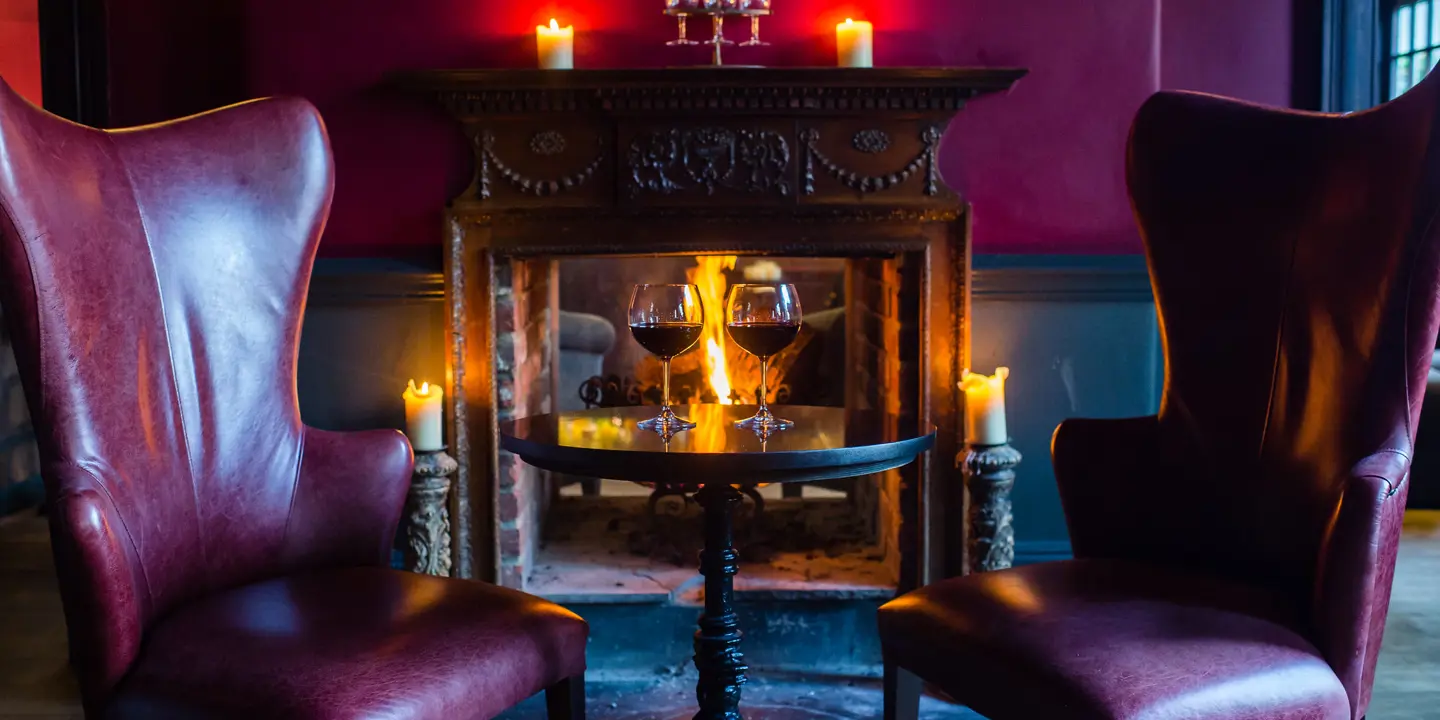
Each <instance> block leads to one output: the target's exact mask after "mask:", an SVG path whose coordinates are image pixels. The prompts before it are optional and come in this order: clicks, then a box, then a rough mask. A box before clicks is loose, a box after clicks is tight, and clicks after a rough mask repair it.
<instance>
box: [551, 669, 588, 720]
mask: <svg viewBox="0 0 1440 720" xmlns="http://www.w3.org/2000/svg"><path fill="white" fill-rule="evenodd" d="M545 716H546V717H547V718H549V720H585V675H584V674H583V673H582V674H580V675H576V676H575V677H569V678H565V679H564V680H561V681H560V682H558V683H555V684H554V685H551V686H550V687H548V688H545Z"/></svg>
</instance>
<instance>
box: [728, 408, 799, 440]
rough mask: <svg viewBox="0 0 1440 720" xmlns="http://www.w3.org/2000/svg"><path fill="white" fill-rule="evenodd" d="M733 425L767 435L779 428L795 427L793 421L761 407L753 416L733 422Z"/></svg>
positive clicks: (779, 429) (777, 430)
mask: <svg viewBox="0 0 1440 720" xmlns="http://www.w3.org/2000/svg"><path fill="white" fill-rule="evenodd" d="M735 427H737V428H741V429H744V430H754V431H755V434H756V435H764V436H767V437H768V436H769V435H770V434H771V433H776V432H779V431H781V430H789V429H790V428H792V427H795V423H794V422H793V421H790V420H786V419H784V418H778V417H775V416H774V415H771V414H770V410H769V408H765V409H763V410H762V411H761V412H758V413H756V414H755V415H754V416H753V417H748V418H745V419H744V420H740V421H738V422H736V423H735Z"/></svg>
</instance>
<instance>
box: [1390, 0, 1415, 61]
mask: <svg viewBox="0 0 1440 720" xmlns="http://www.w3.org/2000/svg"><path fill="white" fill-rule="evenodd" d="M1414 11H1415V8H1414V7H1412V6H1410V5H1406V6H1405V7H1402V8H1400V9H1398V10H1396V11H1395V46H1394V47H1393V48H1391V51H1392V52H1393V53H1394V54H1396V55H1409V54H1410V50H1411V47H1410V41H1411V40H1412V39H1414V37H1413V36H1414V31H1413V29H1412V26H1411V23H1410V20H1411V13H1413V12H1414Z"/></svg>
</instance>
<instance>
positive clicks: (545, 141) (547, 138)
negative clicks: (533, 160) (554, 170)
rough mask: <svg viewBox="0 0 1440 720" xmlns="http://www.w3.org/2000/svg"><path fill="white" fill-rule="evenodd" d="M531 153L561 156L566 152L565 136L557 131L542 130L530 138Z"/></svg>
mask: <svg viewBox="0 0 1440 720" xmlns="http://www.w3.org/2000/svg"><path fill="white" fill-rule="evenodd" d="M530 152H533V153H535V154H536V155H559V154H560V153H562V152H565V136H564V135H561V134H560V133H559V132H557V131H555V130H541V131H540V132H537V133H535V135H534V136H533V137H531V138H530Z"/></svg>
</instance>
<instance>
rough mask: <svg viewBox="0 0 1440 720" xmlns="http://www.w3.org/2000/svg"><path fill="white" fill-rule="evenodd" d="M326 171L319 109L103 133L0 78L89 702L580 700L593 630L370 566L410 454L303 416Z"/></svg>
mask: <svg viewBox="0 0 1440 720" xmlns="http://www.w3.org/2000/svg"><path fill="white" fill-rule="evenodd" d="M332 187H333V170H332V165H331V159H330V151H329V146H328V141H327V139H326V135H325V129H324V126H323V124H322V123H321V120H320V117H319V116H318V114H317V113H316V112H315V110H314V108H313V107H311V106H310V105H309V104H307V103H305V102H303V101H299V100H261V101H256V102H251V103H245V104H241V105H236V106H233V107H229V108H225V109H222V110H217V111H214V112H210V113H206V114H203V115H198V116H195V117H192V118H187V119H184V120H178V121H175V122H170V123H164V124H159V125H152V126H147V127H142V128H134V129H129V130H120V131H99V130H94V129H90V128H86V127H82V126H79V125H75V124H72V123H69V122H66V121H64V120H62V119H60V118H57V117H54V116H52V115H49V114H47V113H45V112H44V111H42V110H40V109H39V108H36V107H34V106H32V105H29V104H28V103H26V102H25V101H24V100H22V99H21V98H20V97H19V96H17V95H16V94H15V93H13V92H12V91H11V90H10V89H9V88H8V87H5V86H4V85H3V83H0V302H3V303H4V308H5V313H4V314H5V318H6V320H7V321H8V322H9V324H10V330H11V334H12V337H13V338H14V344H15V347H16V352H17V362H18V364H19V367H20V370H21V376H22V379H23V382H24V387H25V392H26V399H27V401H28V402H29V406H30V410H31V414H32V416H33V418H34V421H35V427H36V428H37V436H38V437H37V440H38V443H39V446H40V451H41V456H42V461H43V474H44V478H45V483H46V490H47V493H48V502H49V507H50V509H51V511H50V527H51V535H52V538H53V540H54V550H55V562H56V566H57V569H58V571H59V578H60V591H61V597H62V599H63V602H64V605H65V615H66V621H67V625H68V629H69V637H70V649H71V658H72V662H73V665H74V668H75V671H76V673H77V674H78V676H79V680H80V687H81V692H82V694H83V700H84V706H85V712H86V717H89V718H101V717H104V718H118V719H124V718H198V717H205V718H297V719H311V718H314V719H320V718H326V719H329V718H358V717H367V718H371V717H393V718H400V717H404V718H435V719H437V720H439V719H442V718H443V719H446V720H449V719H451V718H489V717H493V716H494V715H496V714H498V713H500V712H502V711H503V710H504V709H506V708H507V707H509V706H511V705H513V704H515V703H517V702H519V701H520V700H522V699H524V698H526V697H528V696H530V695H532V694H534V693H536V692H538V691H540V690H542V689H546V688H549V689H550V696H549V700H550V707H551V712H552V717H566V718H569V717H583V680H582V678H583V674H584V670H585V643H586V637H587V633H588V629H587V627H586V625H585V622H584V621H583V620H581V619H580V618H579V617H576V616H575V615H574V614H572V613H570V612H568V611H566V610H564V609H562V608H560V607H558V606H556V605H553V604H550V603H548V602H545V601H543V600H540V599H539V598H535V597H531V596H528V595H525V594H523V593H519V592H515V591H512V590H506V589H502V588H497V587H494V586H492V585H487V584H483V583H478V582H470V581H465V580H452V579H448V578H436V577H429V576H421V575H414V574H411V573H404V572H398V571H394V570H391V569H389V567H388V562H387V561H388V557H389V549H390V547H391V542H392V540H393V538H394V534H395V529H396V525H397V524H398V522H399V518H400V512H401V507H402V504H403V502H404V496H405V492H406V488H407V485H408V480H409V476H410V471H411V466H412V462H413V456H412V454H411V451H410V446H409V443H408V442H406V440H405V438H404V437H403V436H401V435H400V434H399V433H396V432H393V431H377V432H365V433H353V434H342V433H332V432H325V431H321V430H315V429H312V428H307V427H305V426H304V425H303V424H302V423H301V421H300V412H299V406H298V402H297V398H296V389H295V364H296V353H297V346H298V341H299V336H300V323H301V317H302V314H303V310H304V306H305V294H306V288H307V285H308V282H309V277H310V270H311V265H312V262H313V258H314V254H315V249H316V245H317V244H318V242H319V239H320V233H321V230H322V228H323V227H324V222H325V217H326V214H327V212H328V210H329V205H330V198H331V189H332Z"/></svg>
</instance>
